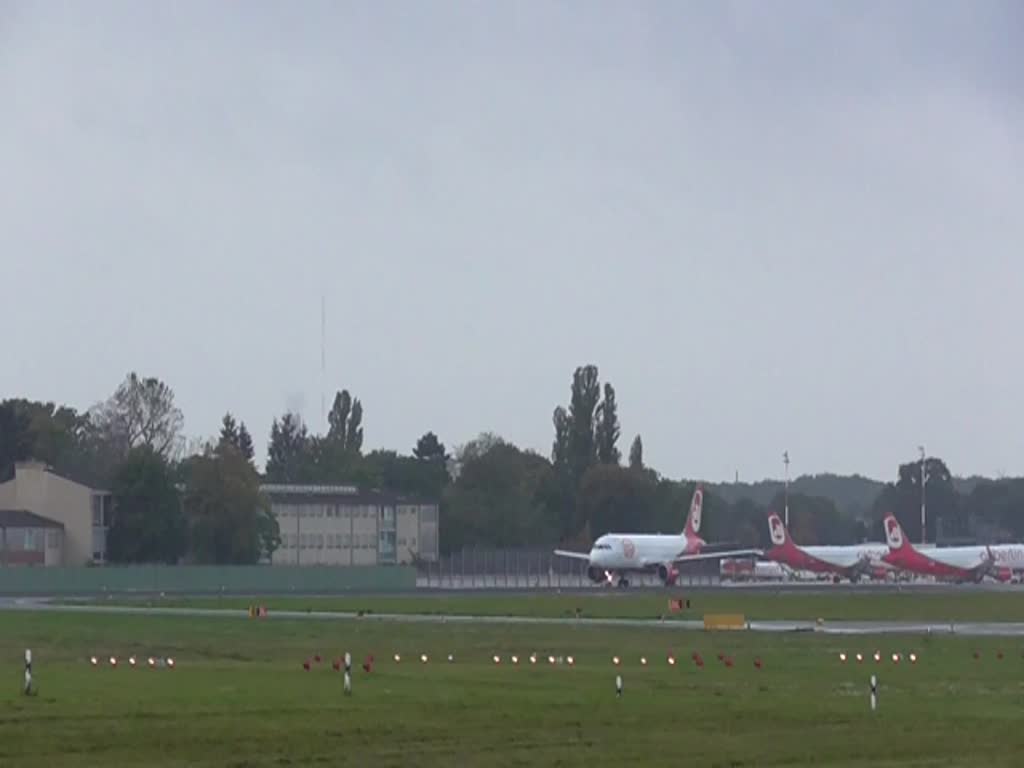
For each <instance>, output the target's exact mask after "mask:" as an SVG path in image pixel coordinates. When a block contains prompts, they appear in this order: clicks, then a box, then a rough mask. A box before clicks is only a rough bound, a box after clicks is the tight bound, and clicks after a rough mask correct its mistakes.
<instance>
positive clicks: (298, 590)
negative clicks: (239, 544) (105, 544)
mask: <svg viewBox="0 0 1024 768" xmlns="http://www.w3.org/2000/svg"><path fill="white" fill-rule="evenodd" d="M415 588H416V569H415V568H408V567H403V566H349V567H328V566H322V567H319V566H287V565H275V566H269V565H253V566H247V565H238V566H218V565H213V566H205V565H179V566H160V565H156V566H98V567H91V568H24V567H23V568H0V594H3V595H48V596H50V595H53V596H60V595H65V596H74V595H102V594H130V593H133V592H135V593H145V594H159V593H161V592H162V593H164V594H173V593H183V594H209V595H216V594H222V593H223V594H229V593H230V594H253V595H256V594H259V595H266V594H288V593H295V594H303V593H304V594H337V593H344V592H349V591H356V590H358V591H378V592H395V591H399V590H412V589H415Z"/></svg>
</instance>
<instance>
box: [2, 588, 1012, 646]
mask: <svg viewBox="0 0 1024 768" xmlns="http://www.w3.org/2000/svg"><path fill="white" fill-rule="evenodd" d="M0 610H5V611H35V612H56V613H88V614H126V615H143V616H181V617H219V618H226V619H248V612H247V611H244V610H230V609H222V608H209V609H203V608H151V607H148V606H113V605H109V606H108V605H59V604H55V603H48V602H45V601H41V600H38V599H33V598H14V599H12V598H3V599H0ZM267 618H268V619H291V620H295V619H300V620H314V621H383V622H394V623H400V624H416V623H422V624H520V625H523V624H533V625H542V626H543V625H555V626H557V625H562V626H572V625H575V626H589V627H643V628H659V629H666V630H676V631H695V630H703V628H704V623H703V621H692V620H672V619H670V620H667V621H660V620H657V619H574V618H537V617H529V616H442V615H436V614H397V613H372V614H364V615H362V616H360V615H359V614H356V613H343V612H336V611H273V612H271V613H270V614H269V615H268V617H267ZM747 628H748V629H749V630H750V631H753V632H818V633H822V634H834V635H876V634H915V635H921V634H955V635H964V636H985V635H988V636H1004V637H1020V636H1024V622H964V623H960V622H952V623H937V622H910V621H828V622H823V623H821V624H817V623H816V622H813V621H751V622H748V625H747Z"/></svg>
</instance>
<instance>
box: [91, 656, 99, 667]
mask: <svg viewBox="0 0 1024 768" xmlns="http://www.w3.org/2000/svg"><path fill="white" fill-rule="evenodd" d="M89 663H90V664H92V665H93V666H94V667H95V666H96V665H97V664H99V663H100V660H99V659H97V658H96V657H95V656H90V657H89Z"/></svg>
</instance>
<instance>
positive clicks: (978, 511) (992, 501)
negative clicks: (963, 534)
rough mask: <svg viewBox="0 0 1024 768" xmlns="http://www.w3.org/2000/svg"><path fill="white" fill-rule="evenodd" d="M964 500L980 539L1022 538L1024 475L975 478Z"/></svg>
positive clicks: (1007, 539) (976, 537)
mask: <svg viewBox="0 0 1024 768" xmlns="http://www.w3.org/2000/svg"><path fill="white" fill-rule="evenodd" d="M963 501H964V507H965V512H966V515H967V518H968V519H969V520H970V522H971V529H972V533H973V536H974V538H975V539H976V540H977V541H978V542H979V543H986V544H987V543H993V542H999V541H1021V539H1024V478H1006V479H1001V480H978V481H976V482H975V483H974V485H973V487H972V489H971V492H970V494H969V495H968V496H967V498H966V499H964V500H963Z"/></svg>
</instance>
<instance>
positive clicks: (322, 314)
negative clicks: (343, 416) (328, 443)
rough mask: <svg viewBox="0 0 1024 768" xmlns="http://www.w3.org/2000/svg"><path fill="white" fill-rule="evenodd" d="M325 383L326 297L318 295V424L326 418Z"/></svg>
mask: <svg viewBox="0 0 1024 768" xmlns="http://www.w3.org/2000/svg"><path fill="white" fill-rule="evenodd" d="M326 381H327V297H326V296H324V294H320V424H321V425H323V423H324V420H325V419H326V418H327V413H326V408H327V401H326V395H325V389H324V387H325V386H326Z"/></svg>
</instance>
